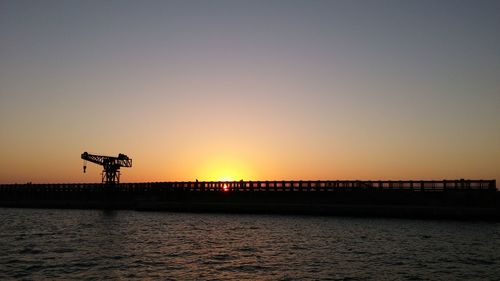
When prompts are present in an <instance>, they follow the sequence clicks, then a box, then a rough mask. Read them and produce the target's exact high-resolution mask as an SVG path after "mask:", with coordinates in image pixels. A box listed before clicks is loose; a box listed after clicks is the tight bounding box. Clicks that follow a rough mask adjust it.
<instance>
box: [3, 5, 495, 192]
mask: <svg viewBox="0 0 500 281" xmlns="http://www.w3.org/2000/svg"><path fill="white" fill-rule="evenodd" d="M499 15H500V1H472V0H471V1H457V0H452V1H435V0H432V1H426V0H418V1H416V0H415V1H401V0H395V1H372V0H367V1H356V0H348V1H333V0H332V1H315V0H303V1H273V0H269V1H256V0H251V1H74V0H69V1H50V0H46V1H19V0H15V1H5V0H2V1H0V136H1V138H0V149H1V156H2V157H1V158H0V183H16V182H17V183H24V182H29V181H31V182H33V183H42V182H98V181H100V171H101V168H100V167H98V166H96V165H93V164H89V165H88V169H87V173H86V174H83V173H82V160H81V159H80V154H81V153H82V152H84V151H88V152H91V153H96V154H105V155H117V154H118V153H125V154H127V155H128V156H130V157H131V158H133V161H134V167H133V168H131V169H123V170H122V181H123V182H141V181H181V180H195V179H199V180H221V179H234V180H239V179H245V180H252V179H253V180H258V179H262V180H274V179H278V180H280V179H290V180H291V179H303V180H307V179H314V180H316V179H325V180H326V179H373V180H376V179H395V180H397V179H444V178H447V179H455V178H483V179H492V178H496V179H500V16H499Z"/></svg>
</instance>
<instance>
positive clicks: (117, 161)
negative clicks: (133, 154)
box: [82, 152, 132, 185]
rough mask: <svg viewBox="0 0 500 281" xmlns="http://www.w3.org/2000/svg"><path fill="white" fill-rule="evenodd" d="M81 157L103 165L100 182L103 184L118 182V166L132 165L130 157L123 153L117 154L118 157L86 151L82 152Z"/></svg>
mask: <svg viewBox="0 0 500 281" xmlns="http://www.w3.org/2000/svg"><path fill="white" fill-rule="evenodd" d="M82 159H83V160H86V161H89V162H92V163H95V164H97V165H101V166H102V167H103V171H102V182H103V183H104V184H108V185H113V184H117V183H119V182H120V168H121V167H125V168H130V167H132V159H130V158H129V157H128V156H127V155H125V154H122V153H120V154H118V157H114V156H103V155H95V154H90V153H88V152H84V153H82ZM85 168H86V167H85V166H84V171H85Z"/></svg>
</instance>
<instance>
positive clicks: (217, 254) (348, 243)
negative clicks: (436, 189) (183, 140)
mask: <svg viewBox="0 0 500 281" xmlns="http://www.w3.org/2000/svg"><path fill="white" fill-rule="evenodd" d="M9 279H21V280H23V279H24V280H33V279H35V280H39V279H49V280H57V279H81V280H103V279H124V280H134V279H136V280H138V279H141V280H142V279H149V280H457V279H459V280H500V224H499V223H490V222H477V223H473V222H457V221H420V220H399V219H373V218H370V219H360V218H340V217H303V216H296V217H295V216H273V215H223V214H187V213H156V212H151V213H149V212H135V211H92V210H41V209H0V280H9Z"/></svg>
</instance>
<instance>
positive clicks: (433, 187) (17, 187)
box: [0, 180, 497, 193]
mask: <svg viewBox="0 0 500 281" xmlns="http://www.w3.org/2000/svg"><path fill="white" fill-rule="evenodd" d="M110 189H114V190H117V191H125V192H127V191H128V192H136V191H139V192H147V191H148V190H155V191H158V190H161V191H165V192H168V191H189V192H334V191H407V192H446V191H496V190H497V187H496V180H407V181H361V180H329V181H321V180H320V181H216V182H213V181H200V182H198V181H194V182H192V181H190V182H146V183H121V184H119V185H116V186H105V185H102V184H73V183H71V184H30V183H28V184H0V193H3V192H17V191H22V192H36V193H38V192H41V193H43V192H89V191H102V190H110Z"/></svg>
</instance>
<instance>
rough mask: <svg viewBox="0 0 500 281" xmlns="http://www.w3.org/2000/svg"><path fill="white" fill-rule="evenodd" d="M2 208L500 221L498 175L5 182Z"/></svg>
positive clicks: (0, 193) (0, 190)
mask: <svg viewBox="0 0 500 281" xmlns="http://www.w3.org/2000/svg"><path fill="white" fill-rule="evenodd" d="M0 207H17V208H25V207H27V208H80V209H132V210H143V211H183V212H184V211H188V212H224V213H279V214H310V215H349V216H383V217H405V218H406V217H408V218H413V217H415V218H453V219H480V220H496V221H500V196H499V192H498V190H497V187H496V181H495V180H465V179H460V180H412V181H362V180H331V181H308V180H304V181H231V182H225V181H221V182H212V181H210V182H208V181H207V182H206V181H200V182H198V181H191V182H146V183H120V184H115V185H106V184H29V183H28V184H2V185H0Z"/></svg>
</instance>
